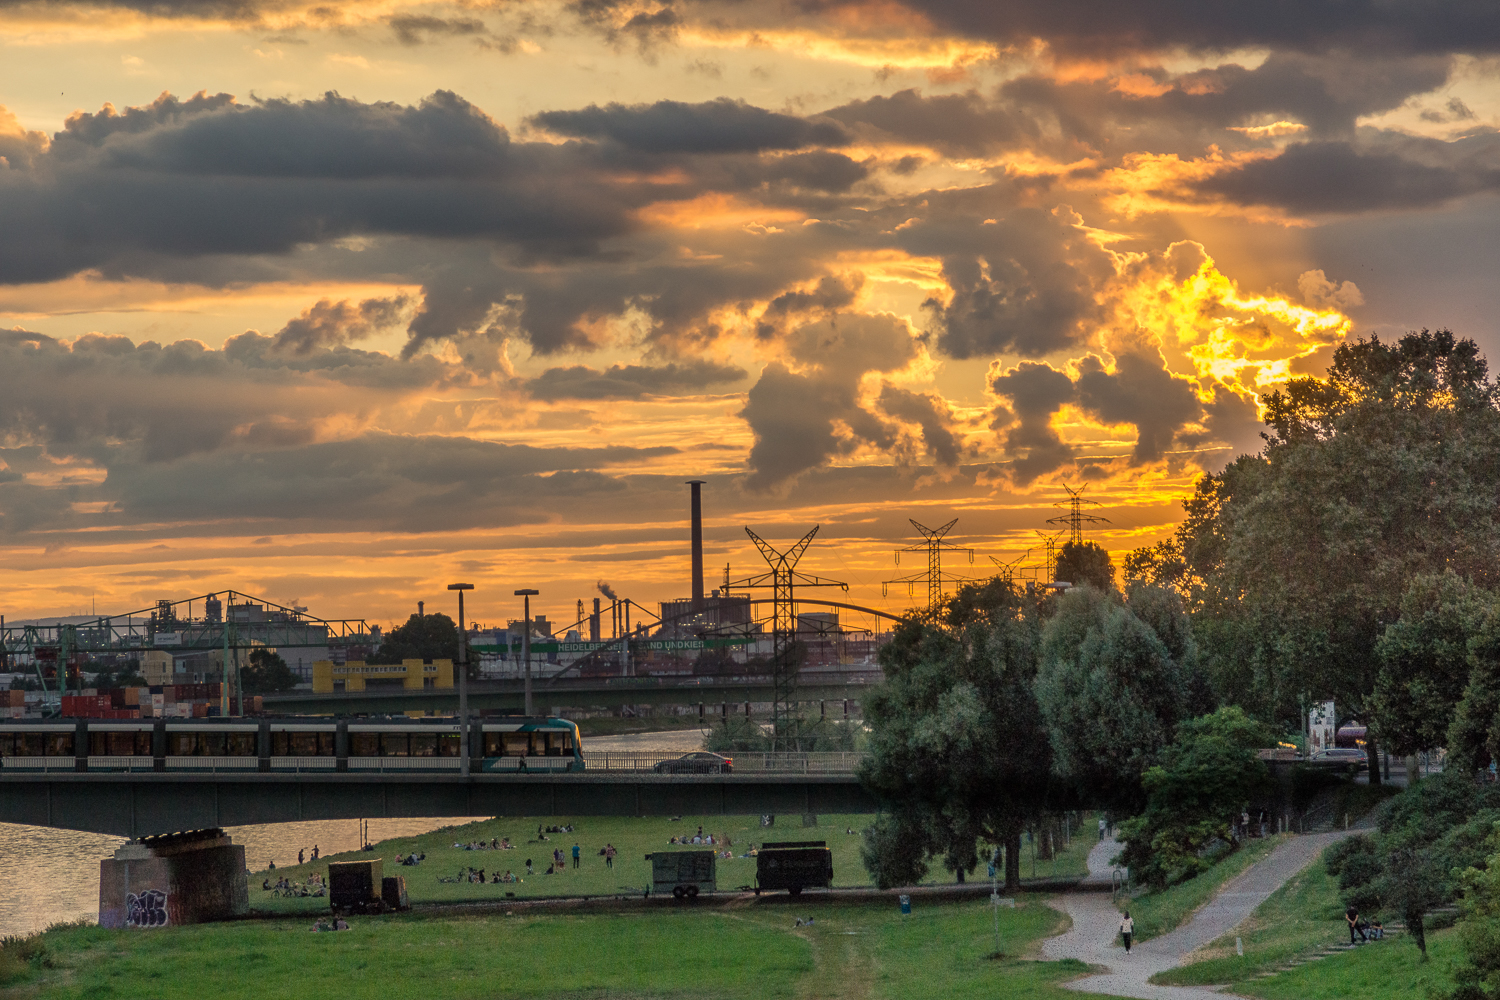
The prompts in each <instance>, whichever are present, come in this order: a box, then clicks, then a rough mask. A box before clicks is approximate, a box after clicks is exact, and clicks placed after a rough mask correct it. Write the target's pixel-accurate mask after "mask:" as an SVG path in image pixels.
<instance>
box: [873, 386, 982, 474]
mask: <svg viewBox="0 0 1500 1000" xmlns="http://www.w3.org/2000/svg"><path fill="white" fill-rule="evenodd" d="M879 403H880V408H881V409H882V410H884V411H885V412H886V413H887V414H889V415H890V416H892V417H895V418H896V419H897V420H905V421H908V422H910V423H914V424H916V425H917V426H919V427H921V429H922V443H923V444H924V445H925V446H926V448H927V452H928V454H930V455H931V456H932V459H933V461H934V462H935V463H937V464H938V465H940V466H943V467H944V468H949V469H951V468H954V467H956V466H957V465H958V463H959V461H960V459H962V458H963V444H962V443H961V442H960V441H959V439H958V436H957V435H956V434H954V433H953V425H954V422H955V421H954V419H953V409H952V407H950V406H949V405H948V402H947V400H945V399H943V397H941V396H939V395H936V394H934V393H930V392H912V391H910V390H908V389H902V388H899V387H897V386H894V385H889V384H887V385H885V386H884V387H882V388H881V390H880V400H879Z"/></svg>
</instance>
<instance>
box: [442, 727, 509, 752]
mask: <svg viewBox="0 0 1500 1000" xmlns="http://www.w3.org/2000/svg"><path fill="white" fill-rule="evenodd" d="M484 755H485V756H486V757H502V756H504V755H505V742H504V741H503V740H501V739H500V734H499V733H485V734H484ZM444 756H447V754H446V753H445V754H444Z"/></svg>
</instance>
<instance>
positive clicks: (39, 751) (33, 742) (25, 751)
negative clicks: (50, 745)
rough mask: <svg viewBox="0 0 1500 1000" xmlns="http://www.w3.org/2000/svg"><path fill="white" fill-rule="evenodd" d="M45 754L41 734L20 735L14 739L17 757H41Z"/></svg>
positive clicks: (44, 745) (44, 744) (45, 749)
mask: <svg viewBox="0 0 1500 1000" xmlns="http://www.w3.org/2000/svg"><path fill="white" fill-rule="evenodd" d="M46 752H47V747H46V743H45V741H44V738H43V735H42V734H41V733H21V734H19V735H18V736H17V737H16V756H17V757H41V756H44V755H45V754H46Z"/></svg>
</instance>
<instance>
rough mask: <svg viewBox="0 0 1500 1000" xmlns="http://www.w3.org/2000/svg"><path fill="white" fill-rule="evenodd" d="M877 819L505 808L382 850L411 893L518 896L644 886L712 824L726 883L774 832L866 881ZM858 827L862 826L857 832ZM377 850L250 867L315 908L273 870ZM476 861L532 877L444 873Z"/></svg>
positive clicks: (462, 898) (280, 904)
mask: <svg viewBox="0 0 1500 1000" xmlns="http://www.w3.org/2000/svg"><path fill="white" fill-rule="evenodd" d="M869 822H870V817H868V816H827V815H824V816H819V817H818V826H816V827H804V826H803V825H802V820H801V817H800V816H778V817H777V818H776V825H775V826H772V827H762V826H761V825H760V817H759V816H719V815H714V816H683V817H682V818H681V819H680V820H678V821H676V822H672V821H669V820H667V819H665V818H662V817H645V818H639V817H616V816H607V817H606V816H571V817H570V816H554V817H547V818H545V819H538V818H536V817H529V818H518V817H504V818H498V819H490V820H483V821H480V822H477V823H468V824H465V825H462V826H451V827H443V828H441V829H438V830H434V831H432V832H431V833H426V834H422V835H420V836H416V837H399V838H396V839H393V840H386V841H382V842H380V843H379V844H377V845H376V850H375V851H374V852H372V853H373V856H374V857H378V858H381V859H382V860H383V861H384V862H385V865H384V868H385V874H387V875H401V876H403V877H404V878H405V879H406V889H407V895H408V897H409V898H410V899H411V901H412V902H414V903H445V902H472V901H475V900H497V899H504V898H506V894H507V893H514V894H515V898H517V899H533V898H538V897H546V896H609V895H616V894H639V893H641V892H642V891H643V890H644V889H645V887H646V886H647V885H648V884H649V883H650V880H651V863H650V862H649V861H647V860H646V859H645V856H646V855H647V854H648V853H651V852H653V851H665V850H671V849H672V847H671V845H670V844H669V843H668V841H669V840H671V838H672V837H673V836H674V835H678V836H682V835H687V836H689V837H691V836H692V835H693V834H694V833H696V832H697V829H698V827H699V826H700V825H701V826H702V827H703V832H704V833H705V834H707V833H712V834H714V837H715V839H716V840H719V839H722V838H723V837H725V836H727V837H728V839H729V842H730V846H729V847H727V848H721V849H723V850H733V851H734V854H735V856H734V857H733V858H721V859H720V860H719V861H718V883H719V886H720V887H721V888H723V889H729V890H733V889H736V888H738V887H739V886H742V885H750V884H752V883H753V882H754V881H755V859H754V858H743V857H741V856H740V855H742V854H744V853H745V852H746V850H747V849H748V848H749V846H750V845H751V844H762V843H765V842H766V841H768V840H770V841H787V840H822V841H825V842H826V843H827V844H828V846H829V847H830V848H831V849H832V851H833V877H834V884H835V885H839V886H847V885H866V884H868V883H869V881H870V877H869V874H868V873H867V872H866V871H865V868H864V865H863V864H862V863H861V862H860V860H859V843H860V839H861V838H860V836H859V831H861V830H863V829H864V827H865V826H866V825H867V824H868V823H869ZM538 825H542V826H567V825H572V826H573V827H574V828H575V829H574V832H573V833H549V834H544V836H546V837H547V838H548V839H547V840H546V841H545V842H543V841H538V840H537V832H536V831H537V826H538ZM850 829H852V830H854V831H855V832H854V833H853V834H850V833H848V832H847V831H849V830H850ZM503 837H508V838H510V842H511V843H512V844H514V845H516V847H515V849H514V850H510V851H503V850H484V851H467V850H462V849H458V848H455V847H454V846H453V845H454V843H463V844H467V843H469V842H471V841H479V840H484V841H485V842H486V843H488V842H490V841H491V840H494V839H496V838H503ZM574 843H577V844H578V845H579V848H580V853H581V855H582V857H581V858H580V864H579V867H578V868H574V867H573V844H574ZM606 844H613V845H614V846H615V848H616V850H617V851H618V852H619V853H618V855H617V856H616V858H615V865H614V868H613V869H609V868H606V867H605V864H604V859H603V858H602V857H600V856H599V851H600V850H601V849H602V848H603V847H604V846H605V845H606ZM559 848H560V849H561V850H562V852H563V854H564V857H565V859H566V861H567V867H566V868H565V869H563V870H562V871H560V872H558V873H556V874H553V875H546V874H544V873H545V872H546V870H547V867H548V865H549V864H550V863H551V858H552V851H553V850H554V849H559ZM413 852H415V853H417V854H424V853H425V854H426V855H427V860H426V861H424V862H423V863H422V864H420V865H418V866H415V867H405V866H397V865H396V864H395V857H396V855H397V854H398V853H399V854H401V855H409V854H411V853H413ZM372 853H366V852H360V851H354V852H350V853H347V854H331V855H326V856H325V857H323V858H321V859H319V861H318V863H317V864H313V863H312V862H308V863H307V864H304V865H293V866H289V867H280V866H278V867H277V869H276V871H275V872H274V873H272V872H269V871H264V872H256V873H253V874H252V875H251V876H250V906H251V907H252V908H253V909H257V910H266V911H270V912H309V913H310V912H313V911H314V910H320V909H326V908H327V905H328V904H327V900H322V899H311V898H297V899H277V898H273V896H272V894H271V893H269V892H266V891H264V890H263V889H262V888H261V886H262V884H263V883H264V881H265V880H266V879H268V878H269V879H271V880H272V881H273V882H274V881H275V878H276V877H279V876H283V875H284V876H286V877H288V878H290V879H292V880H293V881H294V882H300V881H305V880H306V879H307V876H308V875H310V874H311V873H312V872H314V871H318V872H322V873H323V874H324V875H325V876H326V875H327V872H328V862H329V861H352V860H362V859H368V858H370V857H372ZM527 858H530V859H531V860H532V862H533V866H532V871H533V874H532V875H529V876H528V875H527V874H526V859H527ZM470 867H472V868H476V869H483V870H484V872H485V876H486V878H488V877H489V875H490V874H492V873H493V872H495V871H496V870H498V871H500V872H502V873H503V872H505V871H506V870H510V871H513V872H515V873H516V874H517V875H518V876H520V877H521V878H522V879H523V880H524V881H522V882H519V883H515V884H508V883H502V884H499V885H495V884H491V883H489V882H486V883H485V884H484V885H479V884H475V883H469V882H461V883H444V882H440V881H439V879H442V878H451V877H453V876H455V875H457V874H458V873H459V872H461V871H463V870H465V869H467V868H470ZM944 874H946V873H944Z"/></svg>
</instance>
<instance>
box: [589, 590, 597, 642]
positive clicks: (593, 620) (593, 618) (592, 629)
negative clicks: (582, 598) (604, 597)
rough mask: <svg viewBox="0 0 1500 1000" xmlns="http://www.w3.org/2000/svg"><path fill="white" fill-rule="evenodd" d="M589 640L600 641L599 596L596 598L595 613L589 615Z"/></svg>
mask: <svg viewBox="0 0 1500 1000" xmlns="http://www.w3.org/2000/svg"><path fill="white" fill-rule="evenodd" d="M589 641H590V642H598V641H599V598H597V597H596V598H594V613H593V614H591V615H589Z"/></svg>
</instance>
